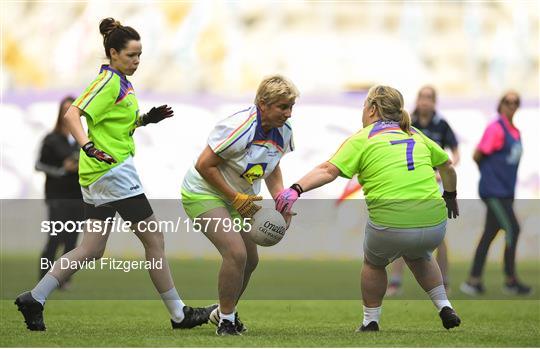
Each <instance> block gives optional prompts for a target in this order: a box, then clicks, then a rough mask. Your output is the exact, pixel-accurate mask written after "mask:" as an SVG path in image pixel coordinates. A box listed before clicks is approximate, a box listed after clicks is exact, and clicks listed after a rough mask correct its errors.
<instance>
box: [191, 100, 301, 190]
mask: <svg viewBox="0 0 540 349" xmlns="http://www.w3.org/2000/svg"><path fill="white" fill-rule="evenodd" d="M208 146H210V148H211V149H212V150H213V151H214V153H215V154H217V155H218V156H219V157H220V158H222V159H223V160H224V162H223V164H222V165H220V166H219V167H218V168H219V171H220V172H221V174H222V175H223V177H224V178H225V181H226V182H227V183H228V184H229V185H230V186H231V187H232V188H233V189H234V190H236V191H238V192H241V193H246V194H258V193H259V192H260V190H261V180H262V179H264V178H266V177H268V176H269V175H270V174H271V173H272V172H273V171H274V169H275V168H276V166H277V165H278V164H279V161H280V160H281V157H282V156H283V155H284V154H286V153H288V152H291V151H293V150H294V145H293V139H292V129H291V126H290V124H289V123H288V122H287V123H285V125H283V126H282V127H280V128H274V129H271V130H270V131H269V132H268V133H265V132H264V131H263V129H262V127H261V116H260V112H259V111H258V110H257V107H256V106H255V105H253V106H251V107H250V108H247V109H244V110H241V111H239V112H237V113H235V114H233V115H231V116H229V117H227V118H225V119H223V120H221V121H220V122H218V123H217V125H216V126H215V127H214V129H213V130H212V132H211V133H210V136H209V137H208ZM182 190H184V191H187V192H190V193H193V194H207V195H208V194H209V195H213V196H218V197H220V198H222V199H225V198H224V196H223V194H222V193H221V192H219V191H218V190H217V189H215V188H214V187H212V186H211V185H210V184H208V183H207V182H206V181H205V180H204V179H203V178H202V177H201V175H200V174H199V172H197V170H195V166H191V168H190V169H189V170H188V172H187V174H186V176H185V177H184V183H183V184H182Z"/></svg>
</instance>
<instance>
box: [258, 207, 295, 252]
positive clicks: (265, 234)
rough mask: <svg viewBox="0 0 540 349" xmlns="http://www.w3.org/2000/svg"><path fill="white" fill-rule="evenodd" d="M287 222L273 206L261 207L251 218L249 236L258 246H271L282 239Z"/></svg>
mask: <svg viewBox="0 0 540 349" xmlns="http://www.w3.org/2000/svg"><path fill="white" fill-rule="evenodd" d="M286 230H287V224H286V223H285V219H284V218H283V216H282V215H281V213H279V212H278V211H276V210H275V209H273V208H261V209H260V210H259V211H257V213H255V215H254V216H253V219H252V220H251V230H250V232H249V236H250V237H251V240H252V241H253V242H255V243H256V244H257V245H259V246H265V247H267V246H273V245H275V244H277V243H278V242H280V241H281V239H283V236H284V235H285V231H286Z"/></svg>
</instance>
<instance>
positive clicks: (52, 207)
mask: <svg viewBox="0 0 540 349" xmlns="http://www.w3.org/2000/svg"><path fill="white" fill-rule="evenodd" d="M47 208H48V211H49V220H50V221H60V222H64V223H65V222H67V221H73V222H79V221H82V220H83V217H84V210H83V202H82V200H80V199H49V200H47ZM78 235H79V233H78V232H77V230H76V229H75V231H73V232H71V231H70V232H67V231H61V232H59V233H57V235H50V234H49V235H48V236H47V243H46V244H45V247H44V248H43V252H42V253H41V258H42V259H47V260H48V263H47V266H46V267H45V268H42V266H43V265H44V264H42V263H41V260H40V263H39V265H40V268H39V279H40V280H41V278H43V276H44V275H45V274H46V273H47V272H48V271H49V269H50V266H51V264H52V263H54V261H55V260H56V252H57V250H58V248H59V247H60V246H62V245H63V246H64V253H63V254H66V253H68V252H69V251H71V250H73V249H74V248H75V246H76V245H77V237H78Z"/></svg>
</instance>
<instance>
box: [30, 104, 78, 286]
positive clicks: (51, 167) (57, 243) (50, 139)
mask: <svg viewBox="0 0 540 349" xmlns="http://www.w3.org/2000/svg"><path fill="white" fill-rule="evenodd" d="M74 100H75V98H73V97H71V96H67V97H65V98H64V99H62V101H61V102H60V108H59V110H58V117H57V119H56V124H55V126H54V129H53V130H52V132H50V133H48V134H47V135H46V136H45V138H44V139H43V141H42V143H41V149H40V152H39V159H38V161H37V162H36V170H38V171H42V172H44V173H45V175H46V178H45V203H46V204H47V211H48V216H49V217H48V218H49V221H51V222H64V223H65V222H68V221H71V222H80V221H82V220H83V219H84V210H83V202H82V194H81V186H80V185H79V175H78V168H79V151H80V147H79V145H78V144H77V142H76V141H75V139H74V138H73V137H72V136H71V134H70V133H69V129H68V127H67V125H66V122H65V120H64V114H65V113H66V111H67V110H68V108H69V107H70V106H71V104H72V103H73V101H74ZM78 235H79V232H78V231H77V230H75V231H69V232H68V231H65V230H64V231H61V232H58V233H55V234H48V236H47V243H46V244H45V247H44V248H43V252H42V254H41V258H40V263H39V265H40V268H39V279H40V280H41V279H42V278H43V276H45V274H46V273H47V272H48V271H49V269H50V266H51V265H52V264H53V263H54V261H55V260H56V251H57V250H58V248H59V247H61V246H63V247H64V254H66V253H68V252H69V251H71V250H73V249H74V248H75V245H76V244H77V236H78ZM42 261H47V263H46V264H45V263H42ZM45 265H46V267H45ZM68 286H69V278H67V279H66V280H65V281H64V282H63V283H62V284H61V285H60V288H61V289H67V288H68Z"/></svg>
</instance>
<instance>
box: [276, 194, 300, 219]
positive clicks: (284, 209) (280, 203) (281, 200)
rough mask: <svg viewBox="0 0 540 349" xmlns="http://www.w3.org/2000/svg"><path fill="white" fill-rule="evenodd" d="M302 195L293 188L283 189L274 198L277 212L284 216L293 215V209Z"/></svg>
mask: <svg viewBox="0 0 540 349" xmlns="http://www.w3.org/2000/svg"><path fill="white" fill-rule="evenodd" d="M299 197H300V194H298V192H297V191H296V190H294V189H292V188H287V189H283V190H282V191H280V192H279V193H278V194H277V195H276V197H275V198H274V200H275V202H276V210H277V211H279V212H281V213H282V214H291V209H292V206H293V205H294V203H295V202H296V200H298V198H299Z"/></svg>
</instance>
